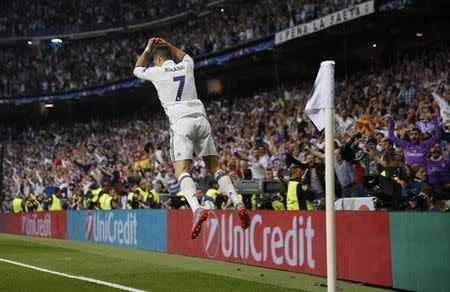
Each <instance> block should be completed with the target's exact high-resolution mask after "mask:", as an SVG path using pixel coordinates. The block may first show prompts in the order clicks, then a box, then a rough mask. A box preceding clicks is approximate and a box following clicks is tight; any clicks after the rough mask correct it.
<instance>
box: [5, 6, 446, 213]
mask: <svg viewBox="0 0 450 292" xmlns="http://www.w3.org/2000/svg"><path fill="white" fill-rule="evenodd" d="M360 2H361V1H346V0H303V1H290V0H283V1H274V0H263V1H245V2H244V3H241V5H236V6H233V5H231V6H226V8H222V9H216V10H214V12H211V13H209V14H206V15H204V16H203V15H201V13H200V12H201V11H203V9H204V8H205V7H207V6H208V5H209V4H210V2H208V1H200V0H186V1H182V0H181V1H131V2H130V1H125V2H123V1H122V2H119V1H113V2H112V3H113V4H111V5H110V3H111V1H108V5H106V4H105V3H106V2H105V3H104V2H99V3H97V2H96V3H90V2H89V3H88V2H86V1H79V2H76V3H75V2H67V3H66V2H62V3H57V4H55V3H53V2H51V1H38V2H36V3H34V4H31V5H32V8H33V9H25V10H24V9H23V8H24V5H27V4H26V2H25V1H16V2H14V3H13V5H10V6H8V9H3V10H2V12H1V14H0V30H1V31H2V34H3V35H8V36H13V35H27V34H28V33H31V32H32V31H33V30H36V29H47V28H52V27H58V28H59V29H61V28H64V29H65V30H67V28H68V27H72V26H76V25H81V26H83V25H87V26H89V25H94V26H95V25H105V26H106V27H115V26H122V25H126V24H133V23H139V22H144V21H150V20H153V19H161V18H163V17H166V16H170V15H174V14H176V13H180V12H183V11H194V12H192V13H198V17H195V18H193V19H190V20H189V21H187V22H181V23H174V24H173V25H172V24H171V25H170V26H169V27H167V26H166V27H160V28H156V29H154V30H152V31H151V32H145V33H143V32H134V33H129V34H127V35H124V34H118V35H114V36H111V37H107V38H106V37H100V38H90V39H82V40H73V41H68V42H64V43H63V44H59V45H53V46H50V47H49V46H37V47H35V46H31V47H21V46H9V47H2V50H0V60H1V61H2V63H3V65H2V67H1V68H0V78H1V82H0V95H1V96H2V97H4V98H11V97H17V96H24V95H32V94H53V93H57V92H66V91H70V90H79V89H85V88H90V87H94V86H98V85H104V84H108V83H111V82H116V81H121V80H122V81H123V80H126V79H130V78H132V69H133V66H134V62H135V60H136V58H137V56H138V55H139V54H140V53H141V52H142V49H143V48H144V46H145V43H146V39H147V38H148V35H149V33H151V34H152V35H158V34H161V35H167V34H168V33H167V32H168V31H170V34H169V35H170V36H169V38H168V39H169V40H170V41H173V42H174V43H175V44H176V45H178V46H179V47H181V48H182V49H183V50H185V51H187V52H189V54H191V55H192V56H194V57H199V56H200V57H201V56H205V55H208V54H214V53H217V52H219V51H223V50H225V49H228V48H232V47H234V46H238V45H240V44H242V43H247V42H251V41H255V40H258V39H261V38H264V37H268V36H271V37H273V34H274V33H275V32H277V31H280V30H282V29H285V28H288V27H291V26H293V25H296V24H299V23H303V22H307V21H310V20H312V19H315V18H317V17H321V16H324V15H328V14H330V13H332V12H334V11H337V10H340V9H342V8H344V7H349V6H351V5H355V4H357V3H360ZM28 8H29V7H28ZM74 11H75V12H76V13H73V12H74ZM69 12H70V13H69ZM67 13H69V14H67ZM94 16H95V17H94ZM25 19H26V20H27V21H25ZM449 60H450V51H449V44H448V42H445V41H441V42H437V43H434V44H432V45H428V46H424V47H422V48H414V49H404V50H396V51H392V52H390V54H389V55H387V56H385V59H384V61H383V62H382V63H380V64H377V65H374V66H372V67H371V68H366V69H365V70H360V71H355V72H353V73H351V74H348V75H347V74H345V76H338V77H337V78H336V88H335V94H336V96H335V108H336V120H335V134H336V140H335V148H336V151H335V181H336V186H337V187H336V196H337V197H338V198H341V197H366V196H375V197H377V196H378V197H379V201H378V202H377V207H378V208H392V207H395V209H401V210H414V211H448V210H449V201H448V199H449V196H450V160H449V152H450V145H449V142H450V105H449V104H450V90H449V79H448V73H449ZM278 81H279V82H278V84H277V86H276V87H275V88H266V87H264V86H261V88H264V89H260V90H256V91H253V93H252V94H240V95H239V94H234V95H230V94H218V95H215V96H213V97H211V96H209V97H208V99H207V100H205V101H204V103H205V107H206V110H207V114H208V116H209V119H210V122H211V125H212V128H213V131H214V135H215V141H216V146H217V147H218V150H219V153H220V154H219V155H220V162H221V163H222V167H223V169H225V170H226V172H227V174H228V175H230V177H231V178H232V179H233V180H234V181H235V182H238V181H244V180H264V181H279V182H280V184H282V185H284V186H286V185H287V184H288V183H289V181H291V180H295V181H298V182H299V183H300V184H301V186H302V190H303V191H302V192H304V194H302V195H304V197H305V198H308V200H310V201H311V202H313V203H314V204H313V205H314V209H322V208H324V200H323V197H324V190H325V185H324V160H323V155H324V154H323V153H324V135H323V133H320V132H318V131H317V130H316V129H315V127H314V126H313V124H312V123H311V122H310V120H309V119H308V118H307V117H306V116H305V113H304V108H305V105H306V102H307V100H308V98H309V93H310V90H311V88H312V80H309V81H308V82H305V79H295V78H294V79H293V80H289V81H286V82H284V80H278ZM280 84H282V85H280ZM0 134H1V136H2V137H5V138H6V141H7V142H6V143H4V144H3V146H2V148H1V150H2V151H1V152H2V157H3V188H2V192H3V196H2V202H1V207H0V211H2V212H11V211H12V210H13V209H14V208H15V207H14V200H16V208H20V210H21V211H39V210H59V209H72V210H80V209H108V210H109V209H118V208H121V209H125V208H129V209H142V208H184V207H185V206H186V204H185V202H184V201H183V199H182V194H180V192H179V190H180V188H179V185H178V183H177V181H176V178H175V177H174V171H173V169H172V167H171V164H170V161H169V155H168V153H169V132H168V122H167V121H166V118H165V116H164V114H163V113H162V111H161V110H160V109H159V110H156V109H154V108H153V109H152V110H151V111H148V109H141V110H137V111H136V112H135V113H134V114H133V115H132V116H126V117H120V118H119V117H114V116H112V117H109V118H92V119H91V120H89V121H80V122H77V121H72V120H69V119H68V120H65V121H53V122H51V123H43V124H39V123H37V124H33V123H24V124H23V125H22V126H20V127H19V126H16V125H11V124H8V123H5V124H3V125H2V127H1V129H0ZM293 165H295V167H292V166H293ZM192 175H193V177H194V179H195V181H196V183H197V186H198V194H197V196H198V199H199V201H200V202H201V203H202V204H203V205H204V206H205V207H206V208H218V209H223V208H227V207H229V204H228V202H227V198H226V197H225V196H223V195H222V194H221V190H220V189H218V185H217V183H216V182H215V181H214V178H213V177H212V176H211V174H209V172H208V170H207V169H205V167H204V164H203V162H202V161H201V159H198V158H196V159H195V161H194V168H193V169H192ZM382 193H385V194H386V193H387V194H388V196H387V197H389V198H388V199H390V200H392V198H394V202H389V203H388V202H387V201H385V200H384V199H383V198H381V197H380V194H382ZM266 195H267V196H265V197H264V198H263V199H261V198H259V199H258V198H256V197H255V196H251V195H250V196H248V195H246V196H244V197H245V198H244V199H245V200H244V201H245V204H246V205H247V207H248V208H251V209H255V208H263V209H276V210H280V209H285V208H286V192H285V191H282V192H277V193H274V194H266ZM387 197H386V198H387ZM392 204H394V205H395V206H393V205H392Z"/></svg>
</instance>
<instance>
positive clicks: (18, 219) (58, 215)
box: [0, 211, 67, 239]
mask: <svg viewBox="0 0 450 292" xmlns="http://www.w3.org/2000/svg"><path fill="white" fill-rule="evenodd" d="M66 226H67V220H66V212H64V211H54V212H33V213H7V214H0V232H4V233H12V234H18V235H26V236H38V237H50V238H59V239H66V237H67V232H66Z"/></svg>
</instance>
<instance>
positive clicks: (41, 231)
mask: <svg viewBox="0 0 450 292" xmlns="http://www.w3.org/2000/svg"><path fill="white" fill-rule="evenodd" d="M37 214H38V213H34V214H30V215H22V216H21V221H22V234H24V235H28V236H41V237H51V236H52V217H51V216H50V214H45V216H44V218H38V215H37Z"/></svg>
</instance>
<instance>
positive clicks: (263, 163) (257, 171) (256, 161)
mask: <svg viewBox="0 0 450 292" xmlns="http://www.w3.org/2000/svg"><path fill="white" fill-rule="evenodd" d="M249 160H250V163H251V171H252V175H253V179H256V180H263V179H264V171H265V169H266V168H267V167H268V166H269V161H268V159H267V157H266V156H264V155H263V154H262V153H261V148H260V147H255V148H254V149H253V152H252V156H250V157H249Z"/></svg>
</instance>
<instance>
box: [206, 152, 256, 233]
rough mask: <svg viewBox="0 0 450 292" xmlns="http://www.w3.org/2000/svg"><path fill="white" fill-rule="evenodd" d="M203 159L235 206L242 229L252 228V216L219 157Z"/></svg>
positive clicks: (213, 156)
mask: <svg viewBox="0 0 450 292" xmlns="http://www.w3.org/2000/svg"><path fill="white" fill-rule="evenodd" d="M202 159H203V161H204V162H205V165H206V168H207V169H208V170H209V171H210V172H211V173H213V174H214V178H215V179H216V180H217V182H218V183H219V186H220V188H222V190H223V191H224V193H225V194H226V195H227V196H229V197H230V199H231V201H232V202H233V205H234V206H235V207H236V209H237V210H238V214H239V219H240V220H241V226H242V228H243V229H247V228H248V227H249V226H250V221H251V219H250V214H249V212H248V210H247V208H245V206H244V204H243V203H242V201H241V200H240V199H239V197H238V195H237V193H236V189H235V188H234V185H233V182H232V181H231V179H230V177H229V176H228V175H226V173H225V171H223V170H222V169H221V168H220V166H219V157H218V156H217V155H208V156H203V157H202Z"/></svg>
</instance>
